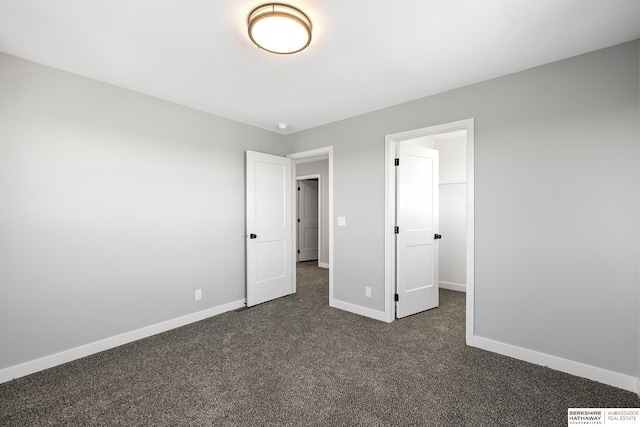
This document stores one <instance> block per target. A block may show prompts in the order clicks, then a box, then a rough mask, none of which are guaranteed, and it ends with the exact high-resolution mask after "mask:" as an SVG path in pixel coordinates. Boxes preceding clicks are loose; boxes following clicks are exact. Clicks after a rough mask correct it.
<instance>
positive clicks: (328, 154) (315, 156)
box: [287, 146, 335, 307]
mask: <svg viewBox="0 0 640 427" xmlns="http://www.w3.org/2000/svg"><path fill="white" fill-rule="evenodd" d="M287 157H289V158H290V159H291V160H293V162H292V165H291V179H292V180H293V184H296V182H295V181H296V163H298V161H300V160H302V161H314V160H322V159H328V162H329V176H328V177H327V178H328V179H327V181H328V187H329V188H328V189H327V190H328V192H329V206H328V207H329V218H328V219H329V221H328V223H329V306H331V307H335V300H334V299H333V146H328V147H322V148H316V149H314V150H308V151H302V152H298V153H292V154H287ZM292 189H295V190H296V191H297V188H296V187H295V185H293V186H292ZM292 196H295V194H293V195H292ZM293 200H295V199H293ZM291 205H292V208H293V209H295V204H294V203H292V204H291ZM293 217H295V211H294V214H293ZM291 227H292V228H293V233H294V234H293V238H294V239H297V238H298V236H297V228H298V227H297V221H296V222H293V223H292V224H291ZM294 241H295V240H294ZM291 256H292V257H293V260H294V263H293V265H294V268H293V269H294V276H293V285H294V292H295V287H296V276H295V261H296V260H297V258H298V254H297V249H296V248H295V247H294V248H293V251H292V253H291Z"/></svg>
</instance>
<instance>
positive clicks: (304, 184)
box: [296, 160, 326, 263]
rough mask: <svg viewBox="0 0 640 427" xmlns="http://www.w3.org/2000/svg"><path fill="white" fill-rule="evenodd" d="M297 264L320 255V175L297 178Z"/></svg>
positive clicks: (321, 221) (316, 258) (321, 222)
mask: <svg viewBox="0 0 640 427" xmlns="http://www.w3.org/2000/svg"><path fill="white" fill-rule="evenodd" d="M321 162H326V160H321ZM296 181H297V187H298V191H297V200H296V206H297V215H296V216H297V221H298V225H297V232H298V239H297V240H296V246H297V250H298V262H305V261H318V263H320V255H321V254H322V228H323V227H322V226H323V222H324V221H325V220H326V219H325V218H324V217H323V215H322V175H320V174H313V175H304V176H297V177H296Z"/></svg>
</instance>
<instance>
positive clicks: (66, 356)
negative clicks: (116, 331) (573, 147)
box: [0, 299, 246, 384]
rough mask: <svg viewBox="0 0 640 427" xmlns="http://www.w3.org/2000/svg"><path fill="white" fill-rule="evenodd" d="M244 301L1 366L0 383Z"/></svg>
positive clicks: (125, 342) (223, 311) (135, 339)
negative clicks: (4, 366)
mask: <svg viewBox="0 0 640 427" xmlns="http://www.w3.org/2000/svg"><path fill="white" fill-rule="evenodd" d="M245 303H246V300H245V299H241V300H237V301H233V302H230V303H227V304H223V305H219V306H217V307H212V308H209V309H206V310H202V311H198V312H196V313H191V314H187V315H185V316H181V317H177V318H175V319H171V320H167V321H164V322H160V323H156V324H155V325H151V326H146V327H144V328H140V329H136V330H134V331H130V332H125V333H124V334H120V335H116V336H113V337H110V338H105V339H103V340H100V341H95V342H92V343H89V344H85V345H82V346H80V347H75V348H72V349H69V350H65V351H61V352H60V353H55V354H52V355H49V356H45V357H41V358H40V359H36V360H31V361H29V362H25V363H21V364H19V365H14V366H10V367H8V368H4V369H0V384H2V383H4V382H7V381H11V380H12V379H14V378H20V377H24V376H25V375H29V374H33V373H35V372H38V371H43V370H45V369H49V368H53V367H54V366H58V365H62V364H63V363H67V362H71V361H73V360H76V359H80V358H83V357H86V356H90V355H92V354H95V353H99V352H101V351H105V350H109V349H111V348H114V347H118V346H121V345H123V344H127V343H130V342H133V341H137V340H140V339H143V338H147V337H150V336H152V335H156V334H159V333H162V332H166V331H169V330H171V329H175V328H179V327H181V326H185V325H188V324H190V323H194V322H198V321H200V320H204V319H207V318H209V317H213V316H217V315H218V314H222V313H225V312H227V311H231V310H235V309H238V308H241V307H244V306H245Z"/></svg>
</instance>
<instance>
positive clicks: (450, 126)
mask: <svg viewBox="0 0 640 427" xmlns="http://www.w3.org/2000/svg"><path fill="white" fill-rule="evenodd" d="M456 130H466V131H467V274H466V288H467V289H466V290H467V292H466V294H467V295H466V318H467V320H466V343H467V345H470V346H472V345H473V337H474V308H475V307H474V302H475V299H474V277H475V274H474V269H475V267H474V265H475V264H474V262H475V258H474V257H475V251H474V238H475V233H474V120H473V119H472V118H471V119H466V120H460V121H456V122H451V123H444V124H441V125H436V126H429V127H425V128H421V129H414V130H410V131H406V132H399V133H394V134H391V135H386V136H385V168H384V176H385V190H384V197H385V214H384V226H385V231H384V254H385V255H384V258H385V261H384V268H385V278H384V289H385V301H386V302H385V309H384V311H385V320H386V321H387V322H389V323H391V322H393V321H394V318H395V310H394V296H393V295H394V293H395V289H396V278H395V268H396V266H395V263H396V261H395V253H396V251H395V249H396V248H395V234H394V226H395V225H396V224H395V222H396V209H395V206H396V189H395V182H396V170H395V166H394V159H395V154H396V153H395V151H396V149H395V147H396V143H398V142H401V141H404V140H407V139H413V138H419V137H421V136H427V135H434V134H438V133H445V132H452V131H456Z"/></svg>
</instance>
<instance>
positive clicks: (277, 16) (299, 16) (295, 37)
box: [248, 3, 311, 55]
mask: <svg viewBox="0 0 640 427" xmlns="http://www.w3.org/2000/svg"><path fill="white" fill-rule="evenodd" d="M248 25H249V37H250V38H251V41H252V42H254V43H255V44H256V45H257V46H258V47H259V48H261V49H264V50H266V51H267V52H271V53H278V54H281V55H286V54H291V53H296V52H300V51H301V50H303V49H305V48H306V47H307V46H309V43H311V21H310V20H309V18H308V17H307V15H305V14H304V13H303V12H302V11H301V10H299V9H296V8H295V7H292V6H288V5H286V4H282V3H269V4H263V5H262V6H258V7H256V8H255V9H253V11H252V12H251V13H250V14H249V19H248Z"/></svg>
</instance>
